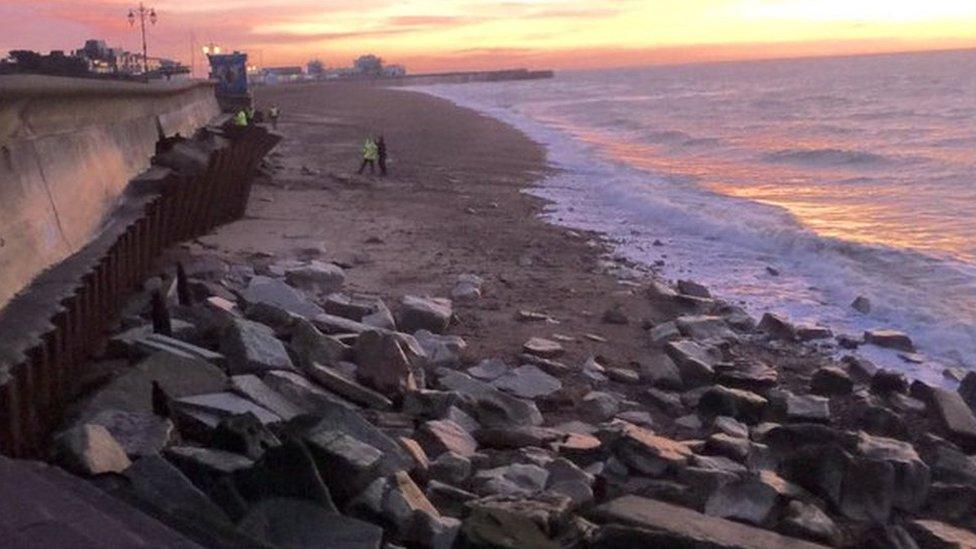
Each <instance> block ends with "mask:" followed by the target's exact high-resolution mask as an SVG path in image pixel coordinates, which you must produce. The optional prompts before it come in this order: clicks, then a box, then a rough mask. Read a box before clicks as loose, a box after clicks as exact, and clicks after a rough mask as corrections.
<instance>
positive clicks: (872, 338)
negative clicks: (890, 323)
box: [864, 330, 915, 353]
mask: <svg viewBox="0 0 976 549" xmlns="http://www.w3.org/2000/svg"><path fill="white" fill-rule="evenodd" d="M864 341H866V342H867V343H870V344H872V345H877V346H878V347H885V348H888V349H895V350H898V351H904V352H906V353H914V352H915V344H914V343H912V340H911V338H909V337H908V336H907V335H905V334H903V333H901V332H897V331H895V330H867V331H865V332H864Z"/></svg>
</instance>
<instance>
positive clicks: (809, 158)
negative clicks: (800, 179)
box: [762, 149, 889, 167]
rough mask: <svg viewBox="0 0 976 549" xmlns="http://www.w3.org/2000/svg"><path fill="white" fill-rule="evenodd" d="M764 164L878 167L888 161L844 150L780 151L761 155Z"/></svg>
mask: <svg viewBox="0 0 976 549" xmlns="http://www.w3.org/2000/svg"><path fill="white" fill-rule="evenodd" d="M762 159H763V160H764V161H765V162H772V163H779V164H803V165H805V166H825V167H836V166H857V165H880V164H886V163H888V162H889V159H888V158H886V157H884V156H882V155H880V154H875V153H869V152H864V151H851V150H846V149H782V150H779V151H775V152H771V153H766V154H764V155H762Z"/></svg>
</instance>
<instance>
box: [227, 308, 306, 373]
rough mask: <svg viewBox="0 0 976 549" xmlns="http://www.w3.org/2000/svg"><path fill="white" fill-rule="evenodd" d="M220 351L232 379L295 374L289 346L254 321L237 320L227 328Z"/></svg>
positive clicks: (265, 327)
mask: <svg viewBox="0 0 976 549" xmlns="http://www.w3.org/2000/svg"><path fill="white" fill-rule="evenodd" d="M220 350H221V352H222V353H223V354H224V355H226V356H227V370H228V371H229V372H230V374H231V375H240V374H263V373H264V372H267V371H270V370H295V366H294V365H293V364H292V362H291V358H289V357H288V351H287V350H286V349H285V345H284V344H283V343H282V342H281V341H279V340H278V338H276V337H275V334H274V332H273V331H272V330H271V328H268V327H267V326H265V325H263V324H258V323H257V322H251V321H250V320H243V319H235V320H233V321H232V322H230V323H229V324H227V325H226V326H225V327H224V331H223V333H222V334H221V338H220Z"/></svg>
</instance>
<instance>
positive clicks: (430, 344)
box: [414, 330, 468, 368]
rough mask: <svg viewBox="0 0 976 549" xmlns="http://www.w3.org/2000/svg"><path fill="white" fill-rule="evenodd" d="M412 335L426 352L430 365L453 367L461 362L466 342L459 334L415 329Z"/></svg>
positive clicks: (466, 346)
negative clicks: (442, 333)
mask: <svg viewBox="0 0 976 549" xmlns="http://www.w3.org/2000/svg"><path fill="white" fill-rule="evenodd" d="M414 337H415V338H416V339H417V342H418V343H420V346H421V347H423V349H424V351H425V352H426V353H427V359H428V363H429V364H430V366H431V367H448V368H453V367H457V366H458V365H460V364H461V359H462V357H463V356H464V352H465V351H466V350H467V348H468V344H467V343H466V342H465V341H464V339H462V338H461V337H460V336H453V335H438V334H435V333H432V332H429V331H427V330H417V332H416V333H414Z"/></svg>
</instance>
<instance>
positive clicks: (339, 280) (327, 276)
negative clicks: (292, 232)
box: [285, 260, 346, 294]
mask: <svg viewBox="0 0 976 549" xmlns="http://www.w3.org/2000/svg"><path fill="white" fill-rule="evenodd" d="M285 281H286V282H287V283H288V284H289V285H291V286H294V287H295V288H298V289H300V290H305V291H308V292H312V293H313V294H331V293H332V292H336V291H338V290H339V289H340V288H342V285H343V283H345V281H346V273H345V271H343V270H342V267H339V266H338V265H333V264H332V263H324V262H321V261H315V260H313V261H310V262H309V263H308V264H307V265H302V266H299V267H294V268H291V269H288V270H286V271H285Z"/></svg>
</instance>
